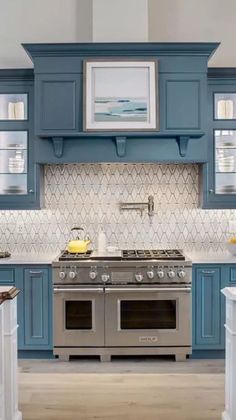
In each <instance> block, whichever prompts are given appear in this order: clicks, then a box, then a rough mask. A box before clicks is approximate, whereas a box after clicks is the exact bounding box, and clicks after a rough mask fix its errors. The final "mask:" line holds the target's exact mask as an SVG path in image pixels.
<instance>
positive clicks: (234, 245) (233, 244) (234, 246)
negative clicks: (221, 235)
mask: <svg viewBox="0 0 236 420" xmlns="http://www.w3.org/2000/svg"><path fill="white" fill-rule="evenodd" d="M226 248H227V250H228V251H229V252H230V254H232V255H236V237H235V236H234V237H232V238H229V240H228V241H227V242H226Z"/></svg>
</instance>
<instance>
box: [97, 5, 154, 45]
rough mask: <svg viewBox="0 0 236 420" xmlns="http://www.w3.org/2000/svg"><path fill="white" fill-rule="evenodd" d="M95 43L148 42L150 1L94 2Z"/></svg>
mask: <svg viewBox="0 0 236 420" xmlns="http://www.w3.org/2000/svg"><path fill="white" fill-rule="evenodd" d="M93 41H94V42H145V41H148V0H93Z"/></svg>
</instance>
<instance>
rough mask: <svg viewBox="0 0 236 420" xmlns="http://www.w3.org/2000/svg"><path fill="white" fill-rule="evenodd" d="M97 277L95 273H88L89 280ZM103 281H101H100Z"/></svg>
mask: <svg viewBox="0 0 236 420" xmlns="http://www.w3.org/2000/svg"><path fill="white" fill-rule="evenodd" d="M97 275H98V273H97V271H93V270H92V271H90V273H89V277H90V279H91V280H95V279H96V277H97ZM102 281H103V280H102Z"/></svg>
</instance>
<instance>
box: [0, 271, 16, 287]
mask: <svg viewBox="0 0 236 420" xmlns="http://www.w3.org/2000/svg"><path fill="white" fill-rule="evenodd" d="M14 282H15V270H14V269H11V268H9V269H7V268H0V283H2V285H5V284H8V283H14ZM9 286H10V284H9Z"/></svg>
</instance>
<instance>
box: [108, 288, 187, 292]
mask: <svg viewBox="0 0 236 420" xmlns="http://www.w3.org/2000/svg"><path fill="white" fill-rule="evenodd" d="M191 290H192V289H191V287H172V288H171V287H142V288H141V287H140V288H132V287H127V288H125V287H120V288H118V287H113V288H111V287H106V288H105V293H113V292H114V293H116V292H135V293H136V292H139V293H141V292H191Z"/></svg>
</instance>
